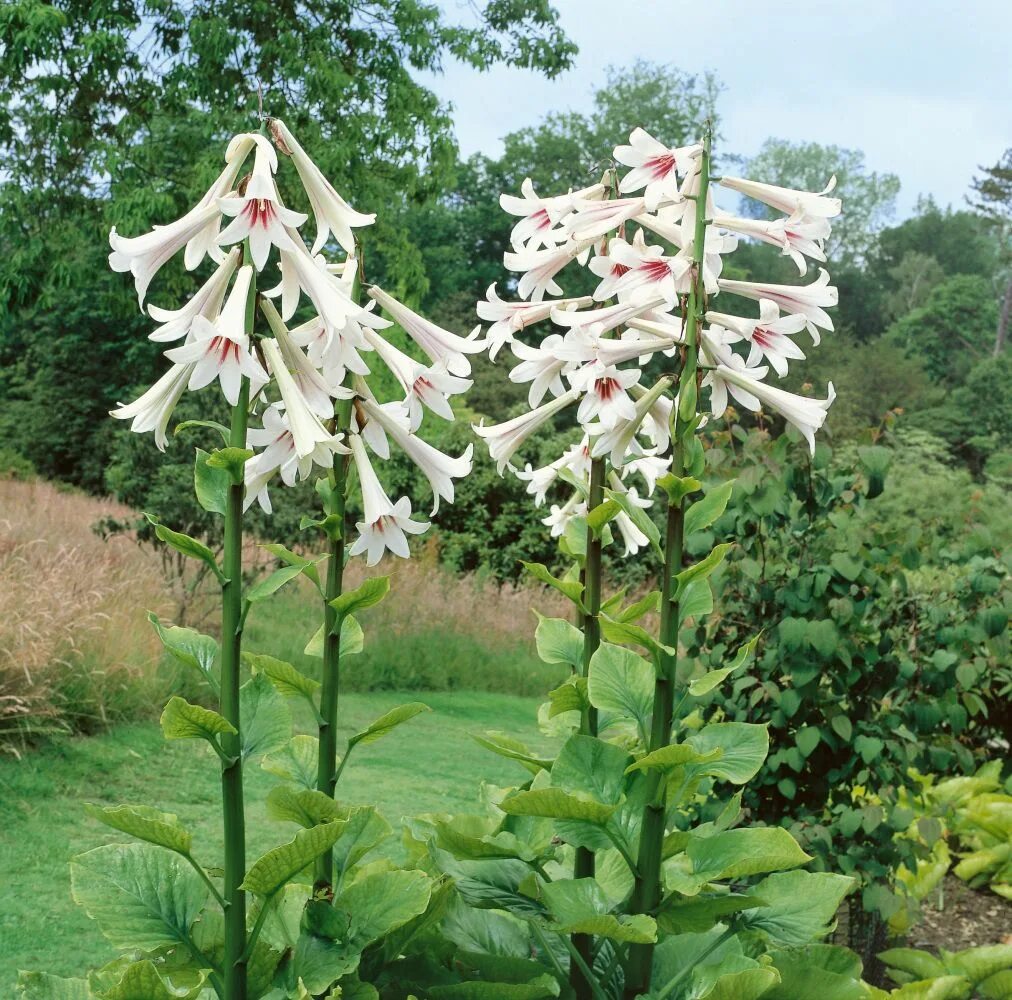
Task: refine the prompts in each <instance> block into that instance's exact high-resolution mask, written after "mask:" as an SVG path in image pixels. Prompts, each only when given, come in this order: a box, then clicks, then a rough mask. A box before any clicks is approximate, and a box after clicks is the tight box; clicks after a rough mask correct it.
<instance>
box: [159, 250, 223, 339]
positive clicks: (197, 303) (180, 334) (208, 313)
mask: <svg viewBox="0 0 1012 1000" xmlns="http://www.w3.org/2000/svg"><path fill="white" fill-rule="evenodd" d="M241 256H242V252H241V251H240V250H239V248H238V247H236V248H235V249H233V250H232V251H230V252H229V253H228V254H227V255H226V257H225V259H224V260H223V261H222V262H221V263H220V264H219V265H218V269H217V270H216V271H215V272H214V274H212V275H211V277H210V278H208V279H207V281H205V282H204V284H203V285H201V286H200V289H199V290H198V291H197V293H196V294H195V295H194V296H193V298H192V299H190V301H189V302H187V303H186V305H185V306H183V307H182V308H181V309H159V307H158V306H153V305H150V304H149V305H148V314H149V315H150V316H151V318H152V319H153V320H155V322H157V323H160V324H161V325H160V326H159V327H158V329H157V330H153V331H152V332H151V333H149V334H148V339H149V340H155V341H158V342H164V341H170V340H182V339H183V338H184V337H188V336H189V333H190V330H191V328H192V326H193V321H194V319H195V318H196V317H197V316H203V317H204V319H210V320H213V319H214V317H215V316H217V315H218V312H219V311H220V309H221V303H222V300H223V299H224V298H225V292H226V291H227V290H228V283H229V282H230V281H231V280H232V275H233V274H234V273H235V269H236V265H237V264H238V263H239V258H240V257H241Z"/></svg>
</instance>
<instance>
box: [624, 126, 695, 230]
mask: <svg viewBox="0 0 1012 1000" xmlns="http://www.w3.org/2000/svg"><path fill="white" fill-rule="evenodd" d="M702 151H703V147H702V146H700V145H699V144H694V145H691V146H679V147H674V148H669V147H668V146H665V145H664V144H663V143H661V142H658V141H657V140H656V139H655V138H654V137H653V136H652V135H650V134H649V133H648V132H646V131H644V130H643V129H641V128H636V129H633V131H632V134H631V135H630V136H629V145H628V146H616V147H615V154H614V155H615V159H616V160H618V162H619V163H622V164H625V165H626V166H627V167H632V168H633V169H632V170H630V171H629V172H628V173H627V174H626V175H625V176H624V177H623V178H622V181H621V183H620V184H619V191H621V192H622V193H623V194H625V193H627V192H629V191H639V190H640V188H646V191H645V192H644V196H645V198H646V203H647V210H648V211H650V212H653V211H655V210H656V208H657V207H658V205H660V204H661V202H662V201H664V200H668V201H678V200H679V199H680V198H681V195H680V193H679V190H678V173H682V174H685V173H687V172H688V170H689V167H690V165H691V163H692V162H693V161H694V160H695V159H696V158H697V157H698V156H699V154H700V153H702Z"/></svg>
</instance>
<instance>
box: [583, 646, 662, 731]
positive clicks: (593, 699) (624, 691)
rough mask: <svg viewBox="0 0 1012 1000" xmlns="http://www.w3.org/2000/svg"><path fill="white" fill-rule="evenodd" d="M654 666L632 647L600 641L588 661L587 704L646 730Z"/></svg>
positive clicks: (650, 706) (651, 702) (650, 703)
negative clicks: (588, 702) (633, 650)
mask: <svg viewBox="0 0 1012 1000" xmlns="http://www.w3.org/2000/svg"><path fill="white" fill-rule="evenodd" d="M655 678H656V673H655V671H654V668H653V666H652V665H651V664H650V663H648V662H647V661H646V660H645V659H643V657H642V656H638V655H637V654H636V653H634V652H632V650H629V649H624V648H623V647H621V646H615V645H612V644H611V643H608V642H605V643H602V644H601V645H600V646H599V647H598V649H597V651H596V652H595V653H594V655H593V657H592V658H591V661H590V671H589V674H588V680H587V693H588V695H589V697H590V703H591V704H592V705H593V706H594V707H595V708H597V709H599V710H600V711H602V712H606V713H608V715H609V716H610V717H611V718H612V719H615V720H621V719H630V720H632V721H634V722H635V723H636V725H637V726H638V728H639V731H640V733H641V734H644V733H646V732H647V730H648V727H649V724H650V722H649V720H650V713H651V710H652V706H653V700H654V680H655Z"/></svg>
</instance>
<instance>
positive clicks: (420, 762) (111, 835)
mask: <svg viewBox="0 0 1012 1000" xmlns="http://www.w3.org/2000/svg"><path fill="white" fill-rule="evenodd" d="M405 700H414V699H413V698H405V697H404V696H403V695H398V694H394V693H390V692H380V693H371V694H351V695H348V696H347V697H346V698H344V699H343V700H342V706H341V735H342V737H346V736H347V735H349V734H350V733H352V732H353V731H355V730H357V729H359V728H361V727H362V726H363V725H364V724H366V723H368V722H369V721H371V720H372V719H373V718H375V717H377V716H379V715H380V714H382V713H383V712H386V711H388V710H389V709H391V708H392V707H394V706H395V705H397V704H400V703H401V702H403V701H405ZM417 700H421V701H424V702H425V703H426V704H428V705H429V706H430V707H431V709H432V712H429V713H424V714H422V715H420V716H418V717H417V718H415V719H413V720H411V721H410V722H408V723H406V724H405V725H403V726H402V727H400V728H399V729H398V730H396V731H395V732H393V733H392V734H391V735H390V736H388V737H386V738H385V739H384V740H382V741H381V742H378V743H375V744H373V745H369V746H366V747H361V748H358V749H357V750H356V751H355V756H354V757H352V759H351V761H350V762H349V764H348V768H347V770H346V772H345V774H344V776H343V777H342V779H341V785H340V787H339V793H338V797H339V799H340V800H341V801H343V802H348V803H370V804H374V805H376V806H378V807H379V808H380V810H381V811H382V812H383V814H384V815H385V816H386V818H387V819H388V820H389V821H390V822H391V823H392V824H394V825H395V828H396V824H397V822H398V820H399V818H400V817H401V816H405V815H414V814H418V813H423V812H474V811H478V805H477V795H478V792H479V788H480V784H481V782H482V781H487V782H490V783H492V784H507V783H514V782H516V781H520V780H523V776H524V773H525V772H524V771H523V770H522V769H521V768H520V767H519V765H517V764H515V763H514V762H512V761H508V760H505V759H503V758H501V757H497V756H495V755H493V754H491V753H489V752H487V751H485V750H483V749H481V748H480V747H479V746H478V745H477V744H476V743H474V742H473V741H472V740H471V738H470V736H469V735H468V734H469V733H472V732H481V731H485V730H489V729H502V730H506V731H509V732H510V733H512V734H515V735H516V736H517V737H519V738H522V739H526V740H528V741H529V742H530V743H531V744H532V745H534V746H538V747H543V746H544V740H543V739H542V738H541V736H540V734H539V733H538V732H537V730H536V727H535V722H534V720H535V714H536V707H537V702H536V701H535V700H532V699H527V698H518V697H512V696H508V695H501V694H487V693H477V692H467V693H433V694H428V695H425V696H423V697H420V698H418V699H417ZM339 745H340V743H339ZM218 775H219V771H218V766H217V761H216V759H215V758H214V757H213V755H212V754H211V753H210V751H209V750H206V751H205V749H204V747H203V746H202V745H197V744H195V743H193V742H190V741H179V742H173V743H167V742H165V741H164V740H163V739H162V736H161V733H160V731H159V729H158V727H157V726H156V725H154V724H152V723H136V724H126V725H119V726H116V727H114V728H113V729H112V730H111V731H109V732H107V733H103V734H100V735H97V736H89V737H73V738H70V737H67V738H62V739H59V740H57V741H55V742H52V743H50V744H48V745H47V746H45V747H43V748H41V749H40V750H37V751H36V752H33V753H32V754H29V755H27V756H26V757H25V758H24V759H23V760H20V761H16V760H11V759H9V760H0V831H2V832H0V871H2V872H3V873H4V886H3V901H4V905H3V908H2V910H0V996H8V995H10V994H9V993H8V990H9V989H10V988H11V985H10V984H12V983H13V982H14V980H15V978H16V975H17V970H18V969H45V970H48V971H50V972H53V973H56V974H59V975H66V976H69V975H80V974H81V973H82V972H83V971H84V970H85V969H86V968H88V967H93V966H95V965H98V964H101V963H102V962H104V961H106V960H108V959H111V958H113V957H114V951H113V949H112V948H111V947H110V946H109V945H108V943H107V942H105V940H104V939H103V938H102V936H101V934H100V933H99V931H98V929H97V927H96V925H95V924H94V923H93V922H92V921H91V920H89V919H88V917H87V916H86V915H85V914H84V912H83V911H82V910H81V909H80V908H79V907H77V906H76V905H75V904H74V902H73V901H72V899H71V896H70V874H69V869H68V861H69V859H70V858H71V856H73V855H74V854H78V853H80V852H82V851H86V850H89V849H90V848H93V847H97V846H98V845H99V844H103V843H108V842H113V841H123V840H126V839H129V838H126V837H124V836H123V835H122V834H117V833H115V832H114V831H111V830H108V829H107V828H105V827H103V826H102V825H101V824H99V823H98V822H97V821H95V820H92V819H90V818H89V817H87V816H86V815H85V814H84V812H83V809H82V804H83V803H84V802H86V801H93V802H100V803H103V804H113V803H145V804H150V805H153V806H156V807H157V808H159V809H161V810H163V811H166V812H172V813H176V814H177V815H178V816H179V818H180V820H181V821H182V822H183V823H184V824H185V825H186V826H187V827H189V828H190V829H191V830H192V831H193V834H194V845H195V854H196V855H197V857H198V858H199V859H200V860H201V861H202V862H203V863H204V864H206V865H209V866H214V865H217V864H220V857H221V856H220V850H221V836H220V817H219V786H218ZM275 781H276V779H275V778H273V777H272V776H271V775H269V774H267V773H266V772H264V771H262V770H261V769H260V768H259V767H257V766H255V765H252V766H249V767H248V768H247V780H246V790H247V816H248V817H249V819H248V855H249V858H250V860H252V859H254V858H256V857H258V856H259V855H260V854H261V853H262V852H263V851H264V850H266V849H268V848H269V847H271V846H274V845H275V844H277V843H280V842H282V841H285V840H290V839H291V837H292V836H293V835H294V833H295V830H296V828H295V827H293V826H291V825H290V824H281V823H277V822H274V821H272V820H269V819H267V817H266V813H265V809H264V799H265V797H266V794H267V792H268V791H269V789H270V788H271V787H272V785H273V784H274V783H275ZM392 849H393V850H397V840H396V839H395V840H394V841H393V842H392Z"/></svg>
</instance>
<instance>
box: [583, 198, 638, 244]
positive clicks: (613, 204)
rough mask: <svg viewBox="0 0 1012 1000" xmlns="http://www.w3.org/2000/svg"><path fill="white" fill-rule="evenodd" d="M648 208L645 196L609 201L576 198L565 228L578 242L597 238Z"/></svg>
mask: <svg viewBox="0 0 1012 1000" xmlns="http://www.w3.org/2000/svg"><path fill="white" fill-rule="evenodd" d="M646 210H647V203H646V201H645V199H643V198H615V199H611V200H608V201H603V200H602V201H584V200H575V199H574V202H573V212H572V214H571V215H569V216H568V217H567V218H566V220H565V222H564V223H563V230H564V231H565V232H566V233H568V234H569V236H571V237H572V238H573V239H574V240H576V241H577V242H582V241H584V240H596V239H598V238H599V237H601V236H604V235H605V234H606V233H610V232H611V231H612V230H613V229H618V227H619V226H621V225H622V223H623V222H628V221H629V220H630V219H632V218H635V216H637V215H639V214H640V213H641V212H644V211H646Z"/></svg>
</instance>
